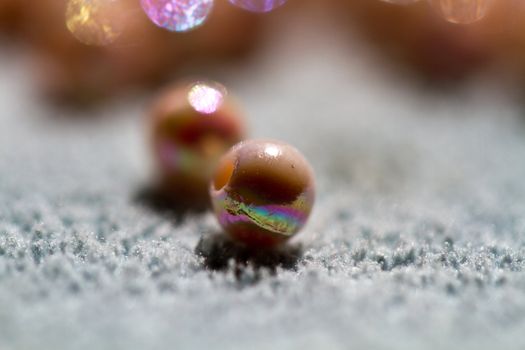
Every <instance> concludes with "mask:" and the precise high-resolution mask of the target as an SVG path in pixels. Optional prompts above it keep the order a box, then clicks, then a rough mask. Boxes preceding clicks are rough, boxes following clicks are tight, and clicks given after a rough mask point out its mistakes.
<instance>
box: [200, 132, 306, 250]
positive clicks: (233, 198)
mask: <svg viewBox="0 0 525 350" xmlns="http://www.w3.org/2000/svg"><path fill="white" fill-rule="evenodd" d="M210 195H211V198H212V204H213V208H214V212H215V215H216V217H217V219H218V221H219V223H220V224H221V226H222V227H223V228H224V230H225V231H226V232H227V233H228V234H230V236H231V237H232V238H234V239H236V240H238V241H240V242H243V243H245V244H247V245H254V246H268V247H269V246H275V245H277V244H280V243H282V242H284V241H286V240H287V239H289V238H291V237H292V236H293V235H295V234H296V233H297V232H298V231H299V230H300V229H301V228H302V227H303V226H304V224H305V223H306V221H307V219H308V216H309V215H310V212H311V210H312V207H313V204H314V197H315V184H314V175H313V171H312V169H311V167H310V165H309V164H308V161H307V160H306V159H305V158H304V157H303V155H302V154H301V153H300V152H299V151H298V150H297V149H295V148H294V147H292V146H290V145H288V144H286V143H283V142H280V141H271V140H248V141H243V142H241V143H239V144H237V145H235V146H234V147H233V148H232V149H231V150H230V151H229V152H228V153H227V154H225V155H224V156H223V157H222V158H221V160H220V162H219V164H218V166H217V170H216V171H215V175H214V178H213V181H212V183H211V185H210Z"/></svg>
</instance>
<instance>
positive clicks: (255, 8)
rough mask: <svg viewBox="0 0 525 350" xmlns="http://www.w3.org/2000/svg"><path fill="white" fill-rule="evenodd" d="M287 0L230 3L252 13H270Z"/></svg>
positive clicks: (251, 0) (255, 0)
mask: <svg viewBox="0 0 525 350" xmlns="http://www.w3.org/2000/svg"><path fill="white" fill-rule="evenodd" d="M286 1H287V0H230V3H231V4H233V5H235V6H238V7H241V8H243V9H245V10H248V11H252V12H270V11H272V10H273V9H276V8H277V7H279V6H282V5H284V4H285V3H286Z"/></svg>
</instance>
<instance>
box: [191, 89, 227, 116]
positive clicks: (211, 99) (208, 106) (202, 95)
mask: <svg viewBox="0 0 525 350" xmlns="http://www.w3.org/2000/svg"><path fill="white" fill-rule="evenodd" d="M226 94H227V90H226V88H225V87H224V86H223V85H221V84H219V83H215V82H213V83H211V82H197V83H195V84H194V85H193V87H192V88H191V89H190V91H189V93H188V101H189V103H190V104H191V105H192V106H193V108H195V110H196V111H198V112H201V113H204V114H211V113H214V112H216V111H217V110H218V109H219V107H220V106H221V105H222V103H223V101H224V98H225V96H226Z"/></svg>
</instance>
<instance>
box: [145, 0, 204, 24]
mask: <svg viewBox="0 0 525 350" xmlns="http://www.w3.org/2000/svg"><path fill="white" fill-rule="evenodd" d="M141 4H142V8H143V9H144V11H145V12H146V14H147V15H148V17H149V18H150V19H151V21H152V22H153V23H155V24H156V25H157V26H159V27H161V28H164V29H167V30H169V31H172V32H186V31H188V30H191V29H194V28H196V27H198V26H200V25H201V24H203V23H204V21H205V20H206V18H207V17H208V16H209V14H210V13H211V10H212V8H213V0H141Z"/></svg>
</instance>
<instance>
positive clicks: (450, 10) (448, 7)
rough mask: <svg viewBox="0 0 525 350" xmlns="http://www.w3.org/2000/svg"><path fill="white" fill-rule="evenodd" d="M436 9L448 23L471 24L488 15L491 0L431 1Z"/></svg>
mask: <svg viewBox="0 0 525 350" xmlns="http://www.w3.org/2000/svg"><path fill="white" fill-rule="evenodd" d="M429 1H430V3H431V4H432V6H433V7H434V9H435V10H436V11H437V12H438V13H439V14H440V15H441V16H442V17H443V18H444V19H445V20H447V21H449V22H451V23H457V24H469V23H474V22H476V21H479V20H481V19H482V18H483V17H485V15H486V14H487V11H488V9H489V6H490V3H491V0H429Z"/></svg>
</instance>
